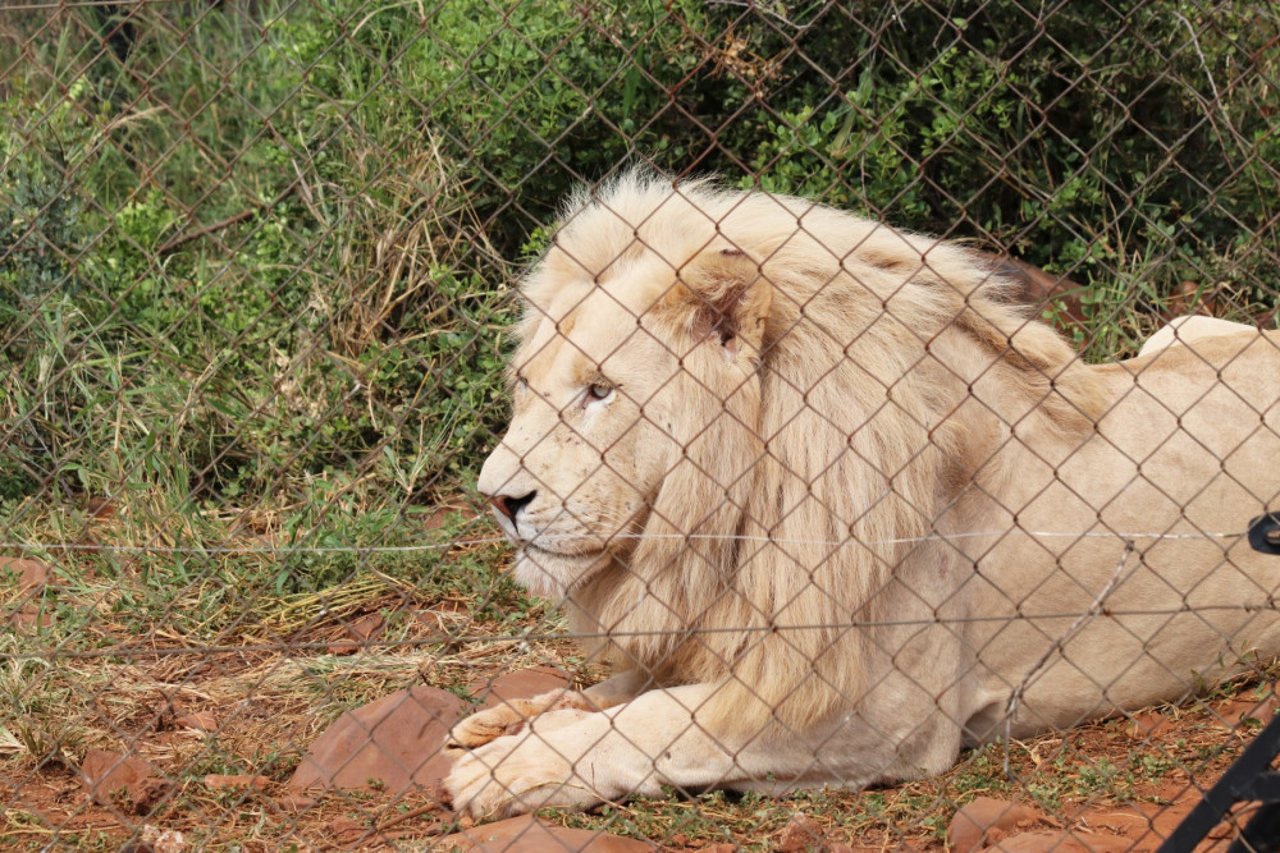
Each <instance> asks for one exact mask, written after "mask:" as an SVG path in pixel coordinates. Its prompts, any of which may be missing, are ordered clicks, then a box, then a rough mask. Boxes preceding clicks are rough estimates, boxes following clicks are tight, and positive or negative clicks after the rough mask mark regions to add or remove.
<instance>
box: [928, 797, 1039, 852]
mask: <svg viewBox="0 0 1280 853" xmlns="http://www.w3.org/2000/svg"><path fill="white" fill-rule="evenodd" d="M1043 817H1044V816H1043V815H1042V814H1041V813H1040V812H1038V811H1036V810H1035V809H1033V808H1031V807H1030V806H1024V805H1021V804H1019V803H1011V802H1008V801H1006V800H996V799H992V798H991V797H978V798H977V799H976V800H974V801H973V802H971V803H969V804H968V805H966V806H963V807H961V809H960V810H959V811H957V812H956V814H955V817H953V818H951V825H950V826H948V827H947V846H948V847H950V848H951V849H952V850H953V851H954V853H971V851H975V850H981V849H982V846H983V845H984V844H985V843H987V842H988V841H991V840H994V838H993V836H994V837H998V838H1003V837H1005V835H1006V834H1007V832H1008V831H1009V830H1012V829H1014V828H1016V827H1018V825H1019V824H1028V825H1029V824H1031V823H1035V822H1036V821H1039V820H1042V819H1043Z"/></svg>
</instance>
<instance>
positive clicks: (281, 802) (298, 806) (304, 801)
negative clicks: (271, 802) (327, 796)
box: [276, 793, 316, 812]
mask: <svg viewBox="0 0 1280 853" xmlns="http://www.w3.org/2000/svg"><path fill="white" fill-rule="evenodd" d="M315 804H316V798H315V797H308V796H307V795H306V794H296V793H295V794H285V795H284V796H282V797H277V798H276V805H277V806H279V807H280V808H281V809H282V810H284V811H287V812H305V811H306V810H307V809H309V808H311V807H312V806H314V805H315Z"/></svg>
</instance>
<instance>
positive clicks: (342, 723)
mask: <svg viewBox="0 0 1280 853" xmlns="http://www.w3.org/2000/svg"><path fill="white" fill-rule="evenodd" d="M468 708H469V706H468V705H467V703H466V702H464V701H462V700H461V699H459V698H458V697H457V696H454V695H453V694H452V693H447V692H445V691H444V690H440V689H438V688H435V687H425V686H418V687H412V688H410V689H408V690H399V691H397V692H395V693H392V694H391V695H390V696H384V697H382V698H381V699H378V700H377V701H375V702H371V703H369V704H368V705H365V706H363V707H361V708H357V709H355V710H353V711H348V712H347V713H345V714H343V715H342V716H341V717H339V718H338V719H337V720H336V721H334V723H333V725H331V726H329V728H328V729H326V730H325V731H324V733H323V734H321V735H320V737H318V738H316V740H315V742H314V743H313V744H312V745H311V749H310V750H309V751H308V752H307V754H306V755H305V756H304V757H303V759H302V762H301V763H300V764H299V765H298V769H297V770H296V771H295V772H294V774H293V778H292V779H290V780H289V787H290V788H291V789H293V790H306V789H311V788H320V789H328V788H348V789H349V788H372V789H375V790H383V791H387V792H389V793H392V794H400V793H403V792H404V791H407V790H409V789H410V788H412V787H421V788H425V789H427V790H429V791H432V792H438V790H439V785H440V780H441V779H442V778H444V776H445V775H446V774H447V773H448V772H449V767H450V762H449V760H448V759H447V758H445V757H444V755H443V754H442V753H441V751H440V746H441V744H442V743H443V742H444V736H445V734H446V733H447V732H448V731H449V728H450V727H451V726H452V725H453V724H454V723H455V722H457V721H458V720H459V719H460V718H461V717H462V715H463V713H464V712H465V711H467V710H468Z"/></svg>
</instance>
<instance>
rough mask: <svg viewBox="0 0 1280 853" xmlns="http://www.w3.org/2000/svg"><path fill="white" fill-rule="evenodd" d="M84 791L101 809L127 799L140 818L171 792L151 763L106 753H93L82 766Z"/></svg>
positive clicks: (88, 755)
mask: <svg viewBox="0 0 1280 853" xmlns="http://www.w3.org/2000/svg"><path fill="white" fill-rule="evenodd" d="M80 777H81V781H82V782H84V786H85V790H86V791H87V792H88V793H89V796H90V797H92V798H93V800H94V802H96V803H98V804H99V805H103V806H106V805H111V804H112V803H113V802H114V803H118V798H119V797H120V796H122V795H123V796H124V797H125V798H126V799H127V801H128V803H129V804H130V805H132V807H133V809H134V811H136V812H137V813H138V814H146V813H148V812H149V811H151V807H152V806H154V805H155V804H156V803H157V802H158V801H159V800H160V799H161V798H162V797H163V796H164V795H165V793H167V792H168V790H169V787H170V786H169V783H168V782H166V781H165V780H164V779H162V778H160V776H159V774H158V773H157V772H156V769H155V768H154V767H152V766H151V764H150V763H148V762H146V761H144V760H143V759H141V758H137V757H135V756H125V755H121V754H120V753H118V752H111V751H109V750H105V749H91V750H89V752H88V754H86V755H85V757H84V761H83V762H81V764H80Z"/></svg>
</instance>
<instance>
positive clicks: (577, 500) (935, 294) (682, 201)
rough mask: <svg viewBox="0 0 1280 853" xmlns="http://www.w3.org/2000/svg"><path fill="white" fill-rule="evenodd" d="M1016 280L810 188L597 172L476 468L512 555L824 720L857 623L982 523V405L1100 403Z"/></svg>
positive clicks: (1008, 417) (705, 664)
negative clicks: (913, 571) (918, 565)
mask: <svg viewBox="0 0 1280 853" xmlns="http://www.w3.org/2000/svg"><path fill="white" fill-rule="evenodd" d="M1004 286H1005V285H1004V284H1003V282H1002V281H1001V280H999V279H998V277H996V276H995V275H993V273H992V271H991V269H990V267H989V265H987V264H985V263H983V262H982V261H981V260H979V258H978V257H977V256H976V255H975V254H973V253H970V252H968V251H966V250H964V249H962V248H958V247H955V246H952V245H948V244H945V243H938V242H936V241H934V240H931V239H926V238H922V237H918V236H915V235H910V234H904V233H902V232H898V231H895V230H892V229H890V228H887V227H885V226H882V225H879V224H877V223H874V222H870V221H867V220H863V219H860V218H857V217H854V216H851V215H849V214H846V213H842V212H839V211H834V210H831V209H829V208H824V207H821V206H817V205H814V204H812V203H810V202H806V201H803V200H800V199H795V198H788V197H779V196H773V195H768V194H764V193H743V192H735V191H727V190H722V189H718V188H716V187H715V186H714V185H713V184H711V183H709V182H706V181H699V182H691V183H686V184H680V185H673V183H672V182H671V181H670V180H666V179H662V178H660V177H655V176H651V175H643V174H636V173H632V174H629V175H626V176H624V177H622V178H621V179H619V180H617V181H616V182H614V183H612V184H610V185H608V186H607V187H605V188H604V189H602V190H600V191H599V192H597V193H595V194H589V193H587V192H582V193H580V194H579V195H578V196H577V197H575V198H574V199H573V200H572V201H571V203H570V205H569V207H568V208H567V212H566V214H565V215H564V218H563V220H562V224H561V226H560V228H559V229H558V231H557V233H556V237H555V239H554V242H553V244H552V246H551V248H550V249H549V250H548V252H547V253H546V255H545V256H544V257H543V258H542V259H541V261H540V262H539V263H538V264H537V265H536V267H535V268H534V269H533V270H532V272H531V273H530V274H529V276H528V277H527V279H526V280H525V282H524V284H523V286H522V294H523V297H524V300H525V303H526V309H525V313H524V319H523V320H522V322H521V323H520V326H519V328H518V330H517V334H518V339H519V345H518V348H517V351H516V353H515V356H514V358H513V360H512V365H511V371H510V380H511V386H512V394H513V398H514V399H513V416H512V421H511V426H510V429H509V430H508V432H507V434H506V435H505V437H504V438H503V439H502V441H501V442H500V443H499V445H498V447H497V448H496V449H495V450H494V452H493V454H492V455H491V456H490V457H489V459H488V460H487V461H486V462H485V465H484V469H483V471H482V473H481V476H480V481H479V488H480V491H481V492H483V493H484V494H485V495H487V496H489V497H490V499H491V501H492V502H493V505H494V510H495V515H496V516H497V518H498V521H499V523H500V524H501V525H502V528H503V530H504V531H505V532H506V533H507V535H508V536H509V537H510V538H511V539H512V540H513V542H514V543H515V544H516V546H517V550H518V557H517V564H516V577H517V578H518V579H519V580H520V581H521V582H522V583H524V584H525V585H526V586H527V587H529V588H530V589H531V590H533V591H534V592H536V593H540V594H543V595H547V596H553V597H562V598H564V599H565V601H566V603H567V605H568V607H569V611H570V615H571V617H572V619H573V623H574V628H575V630H576V631H579V632H582V633H584V634H594V635H597V636H600V637H601V638H602V639H603V640H604V641H605V645H606V647H607V648H609V649H610V650H611V651H612V653H613V656H614V657H615V658H617V659H621V661H622V662H623V664H624V665H629V666H637V665H638V666H642V667H645V668H648V669H650V670H652V671H653V672H654V673H655V676H656V677H659V678H663V679H672V680H685V679H694V678H696V679H700V680H709V679H712V678H716V677H725V676H728V675H730V674H732V675H735V676H737V678H736V679H734V681H735V683H739V684H742V685H745V686H746V688H747V691H748V692H749V693H750V694H751V695H752V696H755V697H756V698H758V699H760V700H761V701H760V703H759V708H760V709H762V712H772V713H776V714H779V715H782V716H791V717H815V718H816V717H817V716H820V715H821V714H822V713H823V712H824V711H825V708H826V707H827V704H826V703H825V699H824V696H823V695H819V694H821V693H822V691H823V690H824V689H825V688H824V687H823V685H824V684H826V685H838V688H837V687H831V688H830V690H836V689H839V690H842V691H843V690H848V689H852V683H853V681H856V674H851V673H849V672H836V671H835V670H839V669H840V668H841V667H846V668H847V663H840V661H841V660H848V659H856V654H855V655H854V656H853V657H852V658H850V657H848V656H847V655H845V654H844V653H843V652H842V653H841V654H840V655H836V654H833V652H834V650H835V649H836V648H837V647H841V646H847V645H848V644H849V643H855V644H856V643H859V642H861V640H860V639H859V635H858V634H856V633H853V632H849V631H848V630H843V629H841V628H839V626H840V625H847V624H848V623H849V622H850V620H851V619H856V618H863V617H872V616H874V615H875V614H876V606H877V605H876V602H877V597H878V595H879V593H880V592H881V591H882V590H884V589H885V588H886V585H887V584H889V583H890V581H891V578H892V575H893V572H894V567H895V566H896V565H898V563H899V562H900V561H901V560H902V559H903V558H904V556H905V555H906V554H908V553H910V552H912V551H913V550H915V549H918V548H919V547H921V546H920V544H919V541H918V540H919V539H920V538H921V537H922V536H924V535H925V534H927V533H928V532H929V531H931V530H933V529H934V528H935V527H936V526H939V525H945V524H949V525H952V526H954V525H958V524H962V523H963V519H959V518H956V517H952V516H948V512H950V511H952V508H954V507H955V506H956V502H955V499H956V495H957V493H958V491H959V490H962V489H964V488H965V487H967V486H968V485H969V484H971V483H972V482H973V481H974V480H975V478H978V477H979V476H980V471H981V467H982V454H983V452H984V451H983V447H984V443H985V442H986V441H987V440H988V439H986V438H984V439H983V440H981V441H975V440H974V432H975V425H978V427H980V428H985V427H983V426H982V425H984V424H986V425H987V426H989V427H990V429H991V431H992V435H991V436H990V437H989V440H990V441H997V440H999V434H1000V432H1001V431H1002V430H1004V431H1005V432H1006V433H1007V431H1008V425H1009V424H1012V423H1015V422H1017V421H1018V419H1019V418H1024V417H1047V418H1055V419H1057V420H1058V421H1059V422H1060V423H1061V425H1062V427H1063V428H1064V429H1069V428H1072V427H1073V426H1079V425H1082V424H1084V423H1086V422H1087V421H1088V419H1089V413H1090V411H1091V408H1090V407H1091V406H1092V405H1093V402H1092V400H1091V392H1090V389H1089V388H1088V387H1087V386H1088V377H1087V375H1086V374H1084V373H1082V372H1079V371H1075V370H1074V369H1073V368H1072V367H1071V365H1072V364H1073V356H1074V353H1073V352H1072V351H1071V349H1070V348H1069V347H1068V346H1067V345H1066V344H1065V343H1064V342H1063V341H1062V340H1061V339H1060V338H1059V337H1058V336H1057V335H1056V334H1055V333H1053V332H1052V331H1051V330H1049V329H1048V328H1047V327H1045V326H1043V325H1042V324H1040V323H1038V322H1032V321H1028V320H1027V319H1026V318H1025V317H1023V316H1022V315H1021V314H1019V313H1018V311H1016V310H1015V309H1013V308H1012V307H1010V306H1009V305H1008V304H1006V302H1005V299H1004V297H1003V289H1004ZM966 407H968V408H966ZM960 413H964V417H961V416H960ZM800 626H813V627H805V628H803V630H802V629H801V627H800ZM726 628H731V629H732V630H724V629H726ZM824 667H830V668H832V672H830V673H828V675H827V677H826V678H822V679H811V678H807V677H805V678H803V679H802V678H801V676H802V675H806V674H807V673H809V672H812V671H814V670H815V669H816V670H818V671H819V672H822V670H823V668H824ZM802 683H803V685H805V686H804V689H803V690H802V691H797V690H796V688H797V686H798V685H800V684H802ZM815 691H817V693H815ZM828 692H830V691H828ZM722 695H723V697H724V702H725V703H726V707H728V706H730V705H734V704H735V703H736V704H737V707H735V708H734V710H733V711H732V712H731V713H734V714H739V715H741V714H744V713H746V711H745V709H744V708H743V707H742V705H741V701H740V700H741V697H736V698H735V694H734V692H733V691H732V690H727V691H723V692H722ZM770 709H772V711H771V710H770Z"/></svg>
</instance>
